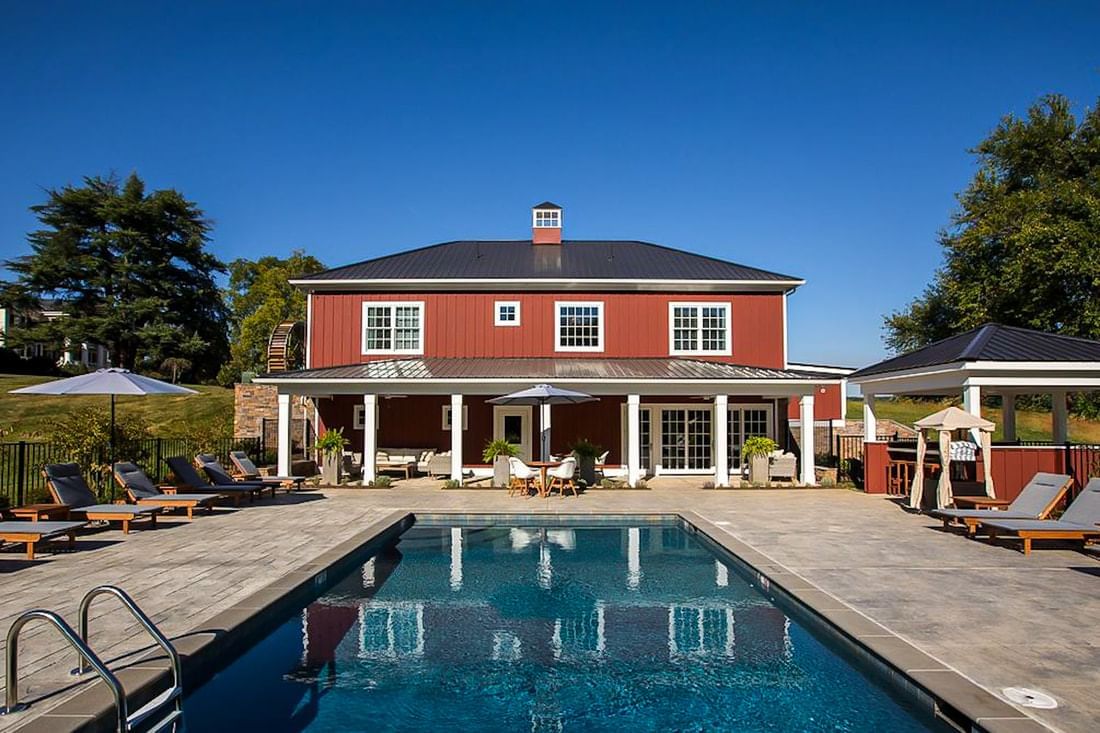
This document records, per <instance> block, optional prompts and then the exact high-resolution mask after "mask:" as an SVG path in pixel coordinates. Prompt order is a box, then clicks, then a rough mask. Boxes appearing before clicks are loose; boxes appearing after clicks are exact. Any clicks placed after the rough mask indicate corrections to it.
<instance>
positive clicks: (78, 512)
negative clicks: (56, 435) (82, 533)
mask: <svg viewBox="0 0 1100 733" xmlns="http://www.w3.org/2000/svg"><path fill="white" fill-rule="evenodd" d="M42 474H43V475H44V476H45V477H46V486H48V487H49V489H50V493H51V494H52V495H53V499H54V501H56V502H57V503H58V504H64V505H66V506H67V507H69V516H70V517H72V518H73V519H85V520H88V521H92V522H120V523H121V524H122V533H123V534H129V533H130V523H131V522H138V521H148V522H149V527H150V528H151V529H155V528H156V526H157V515H158V514H160V507H155V506H133V505H130V504H99V503H97V502H98V501H99V500H98V499H97V498H96V495H95V492H93V491H92V490H91V488H89V486H88V483H87V482H86V481H85V480H84V476H83V475H82V474H81V473H80V466H78V465H76V464H75V463H47V464H46V465H45V466H43V467H42Z"/></svg>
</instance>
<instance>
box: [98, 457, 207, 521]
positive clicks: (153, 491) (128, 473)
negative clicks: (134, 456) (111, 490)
mask: <svg viewBox="0 0 1100 733" xmlns="http://www.w3.org/2000/svg"><path fill="white" fill-rule="evenodd" d="M114 474H115V481H117V482H118V485H119V486H121V487H122V488H123V490H125V491H126V494H127V495H128V496H129V497H130V501H132V502H133V503H134V504H137V505H138V506H159V507H162V508H164V509H186V510H187V518H188V519H194V518H195V509H206V512H207V513H208V514H209V513H210V512H211V511H212V510H213V508H214V505H215V504H217V503H218V501H219V500H221V499H224V498H225V497H224V496H222V495H221V494H180V493H178V492H177V491H176V488H175V487H174V486H164V487H158V486H157V485H156V484H154V483H153V482H152V481H151V480H150V479H149V477H148V476H146V475H145V471H142V470H141V469H140V468H138V466H136V465H135V464H133V463H116V464H115V470H114Z"/></svg>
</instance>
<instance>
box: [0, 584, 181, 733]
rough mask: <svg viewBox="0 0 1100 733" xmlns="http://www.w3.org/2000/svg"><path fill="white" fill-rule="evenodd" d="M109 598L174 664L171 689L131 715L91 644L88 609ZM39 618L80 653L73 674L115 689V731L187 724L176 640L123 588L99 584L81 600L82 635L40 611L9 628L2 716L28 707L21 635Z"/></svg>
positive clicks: (29, 613) (127, 732)
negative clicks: (22, 698) (22, 693)
mask: <svg viewBox="0 0 1100 733" xmlns="http://www.w3.org/2000/svg"><path fill="white" fill-rule="evenodd" d="M104 595H109V596H114V597H115V598H117V599H118V600H119V601H121V602H122V605H123V606H124V607H125V608H126V610H128V611H129V612H130V615H132V616H133V617H134V618H135V619H136V620H137V622H138V623H140V624H141V625H142V626H143V627H144V628H145V630H146V631H147V632H148V633H149V635H150V636H152V637H153V640H154V641H155V642H156V643H157V645H158V646H160V648H161V649H163V650H164V652H165V653H166V654H167V655H168V658H169V660H171V662H172V687H171V688H169V689H167V690H165V691H164V692H162V693H160V694H159V695H157V696H156V697H154V698H153V699H152V700H150V701H149V702H147V703H145V704H144V705H142V706H141V707H140V708H138V709H137V710H135V711H134V712H132V713H131V712H129V708H128V706H127V704H126V691H125V690H124V689H123V687H122V683H121V682H120V681H119V679H118V677H116V676H115V674H114V673H113V672H112V671H111V670H110V669H108V668H107V665H106V664H104V663H103V660H101V659H100V658H99V657H98V656H97V655H96V653H95V652H93V651H92V649H91V647H89V646H88V610H89V609H90V608H91V605H92V601H94V600H95V599H96V598H98V597H99V596H104ZM34 619H42V620H43V621H47V622H49V624H50V625H52V626H53V627H54V628H55V629H57V631H58V632H59V633H60V634H61V636H62V637H63V638H64V639H65V641H67V642H69V646H71V647H73V648H74V649H75V650H76V653H77V665H76V668H75V669H74V670H73V671H72V673H73V674H74V675H81V674H84V673H85V672H87V671H89V670H91V671H93V672H95V673H96V675H98V676H99V678H100V679H101V680H103V682H104V683H105V684H106V685H107V686H108V687H109V688H111V694H112V695H113V696H114V700H115V710H116V711H117V714H118V726H117V728H116V730H117V731H118V733H130V732H131V731H133V730H136V729H137V728H138V726H142V728H143V730H145V731H147V732H148V733H156V731H163V730H176V729H177V727H178V725H179V724H180V723H181V722H182V721H183V676H182V673H181V670H180V656H179V653H177V652H176V648H175V647H174V646H172V642H170V641H168V638H167V637H166V636H165V635H164V634H162V633H161V631H160V629H158V628H157V625H156V624H154V623H153V621H152V619H150V618H149V617H148V616H146V615H145V613H144V612H143V611H142V610H141V609H140V608H138V605H137V604H136V603H134V599H133V598H130V596H128V595H127V594H126V592H125V591H124V590H122V589H121V588H118V587H116V586H113V585H100V586H96V587H95V588H92V589H91V590H90V591H88V592H87V593H86V594H84V598H82V599H81V600H80V634H79V635H77V633H76V632H75V631H73V628H72V627H71V626H69V624H67V623H65V619H63V618H61V616H60V615H58V614H57V613H55V612H53V611H47V610H45V609H41V608H36V609H33V610H30V611H27V612H26V613H24V614H23V615H21V616H20V617H19V618H17V619H15V621H13V622H12V625H11V628H9V629H8V637H7V649H6V654H5V659H4V663H5V664H4V672H5V678H6V681H7V691H6V695H5V701H4V707H2V708H0V715H4V714H7V713H15V712H19V711H20V710H24V709H26V707H27V706H26V705H25V704H20V703H19V632H20V631H22V630H23V627H24V626H26V625H27V623H28V622H29V621H33V620H34ZM169 706H171V709H170V710H167V709H168V708H169ZM161 713H163V717H161V718H160V719H159V720H156V721H155V722H150V721H152V720H153V717H154V716H156V715H159V714H161Z"/></svg>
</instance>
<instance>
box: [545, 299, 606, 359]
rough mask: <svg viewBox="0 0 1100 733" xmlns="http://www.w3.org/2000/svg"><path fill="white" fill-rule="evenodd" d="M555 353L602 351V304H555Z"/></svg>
mask: <svg viewBox="0 0 1100 733" xmlns="http://www.w3.org/2000/svg"><path fill="white" fill-rule="evenodd" d="M554 305H555V307H556V310H557V315H556V318H555V321H554V350H555V351H603V303H599V302H596V303H555V304H554Z"/></svg>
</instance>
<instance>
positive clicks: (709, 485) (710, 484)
mask: <svg viewBox="0 0 1100 733" xmlns="http://www.w3.org/2000/svg"><path fill="white" fill-rule="evenodd" d="M703 488H704V489H713V488H714V482H713V481H704V482H703Z"/></svg>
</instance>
